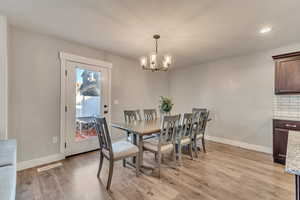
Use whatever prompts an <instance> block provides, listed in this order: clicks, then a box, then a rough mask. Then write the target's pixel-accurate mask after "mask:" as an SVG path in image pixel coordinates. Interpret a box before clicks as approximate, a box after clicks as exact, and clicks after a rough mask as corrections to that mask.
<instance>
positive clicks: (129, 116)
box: [124, 110, 141, 123]
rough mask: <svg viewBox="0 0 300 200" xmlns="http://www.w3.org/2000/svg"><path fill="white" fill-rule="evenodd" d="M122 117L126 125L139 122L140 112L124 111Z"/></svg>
mask: <svg viewBox="0 0 300 200" xmlns="http://www.w3.org/2000/svg"><path fill="white" fill-rule="evenodd" d="M124 117H125V122H126V123H130V122H132V121H137V120H141V114H140V110H125V111H124Z"/></svg>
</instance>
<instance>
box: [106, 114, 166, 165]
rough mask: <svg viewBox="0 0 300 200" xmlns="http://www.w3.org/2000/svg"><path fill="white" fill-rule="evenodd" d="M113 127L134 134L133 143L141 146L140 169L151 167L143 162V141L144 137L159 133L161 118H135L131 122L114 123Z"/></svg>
mask: <svg viewBox="0 0 300 200" xmlns="http://www.w3.org/2000/svg"><path fill="white" fill-rule="evenodd" d="M111 126H112V127H113V128H117V129H120V130H123V131H125V133H130V134H133V141H132V142H133V143H134V144H135V145H137V146H138V148H139V159H140V160H139V163H140V169H142V168H149V167H147V166H145V165H144V164H143V143H144V137H145V136H149V135H152V134H154V133H159V132H160V129H161V120H160V119H155V120H134V121H131V122H119V123H118V122H117V123H112V124H111Z"/></svg>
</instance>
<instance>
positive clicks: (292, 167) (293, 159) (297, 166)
mask: <svg viewBox="0 0 300 200" xmlns="http://www.w3.org/2000/svg"><path fill="white" fill-rule="evenodd" d="M285 171H286V172H288V173H290V174H295V175H300V132H299V131H289V137H288V146H287V157H286V165H285Z"/></svg>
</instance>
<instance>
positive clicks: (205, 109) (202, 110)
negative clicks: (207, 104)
mask: <svg viewBox="0 0 300 200" xmlns="http://www.w3.org/2000/svg"><path fill="white" fill-rule="evenodd" d="M197 112H201V113H205V112H207V108H193V109H192V113H193V114H195V113H197Z"/></svg>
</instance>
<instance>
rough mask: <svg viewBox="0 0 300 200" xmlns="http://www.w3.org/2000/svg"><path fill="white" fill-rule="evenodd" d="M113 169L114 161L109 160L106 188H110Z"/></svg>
mask: <svg viewBox="0 0 300 200" xmlns="http://www.w3.org/2000/svg"><path fill="white" fill-rule="evenodd" d="M113 171H114V161H113V160H109V173H108V179H107V186H106V189H107V190H110V185H111V179H112V175H113Z"/></svg>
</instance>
